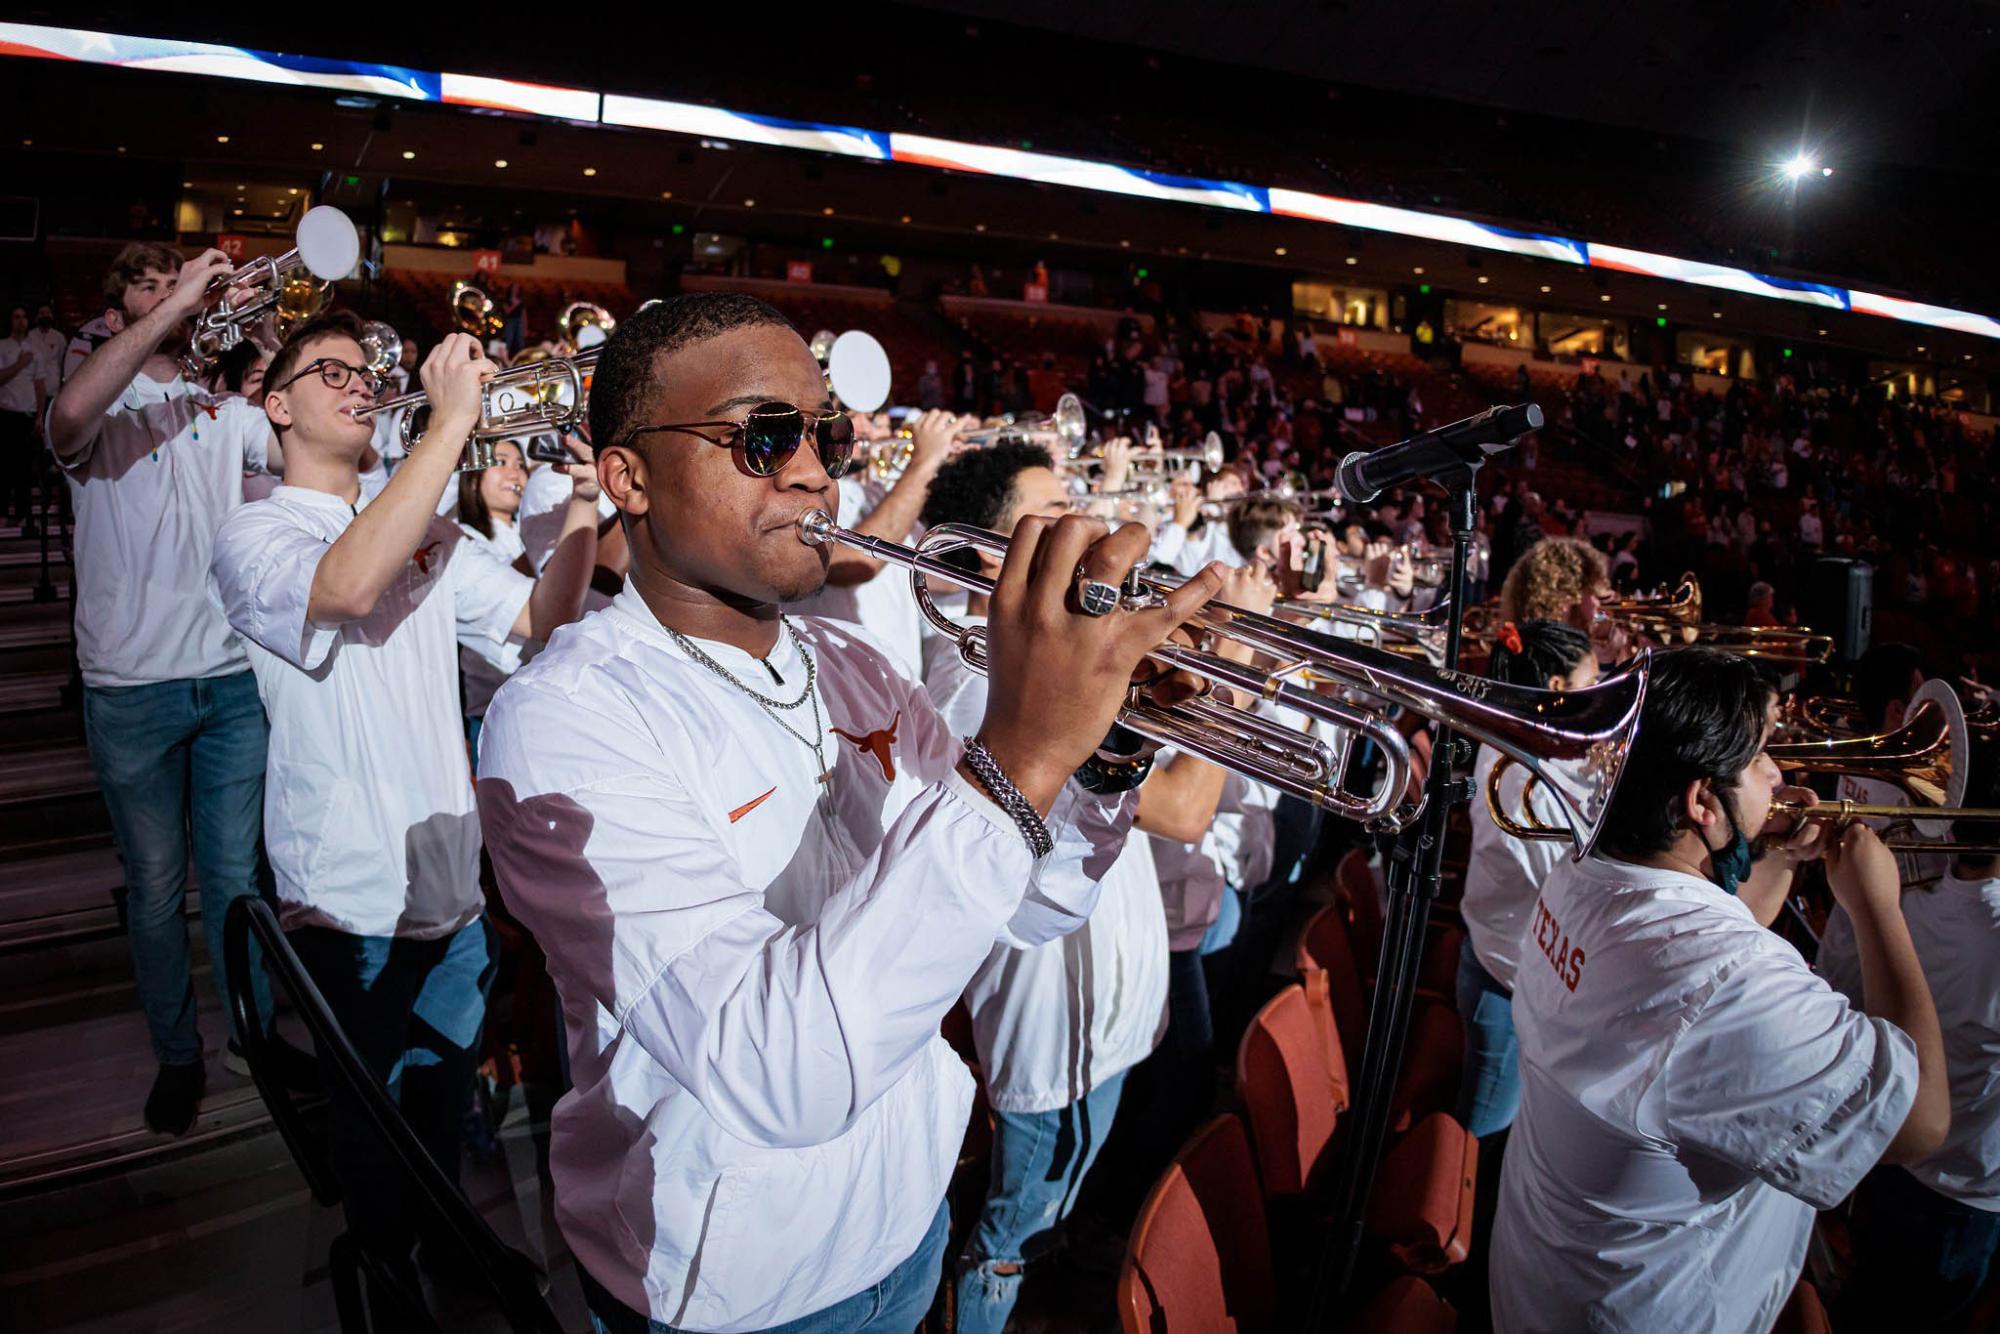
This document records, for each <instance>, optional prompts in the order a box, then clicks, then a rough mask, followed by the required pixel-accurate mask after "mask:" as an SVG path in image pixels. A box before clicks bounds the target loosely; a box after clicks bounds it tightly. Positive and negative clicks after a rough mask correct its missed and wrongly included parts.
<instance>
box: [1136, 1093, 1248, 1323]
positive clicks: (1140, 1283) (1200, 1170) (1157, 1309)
mask: <svg viewBox="0 0 2000 1334" xmlns="http://www.w3.org/2000/svg"><path fill="white" fill-rule="evenodd" d="M1254 1179H1255V1168H1254V1167H1253V1166H1252V1164H1251V1161H1250V1141H1249V1139H1248V1137H1247V1136H1246V1135H1245V1134H1244V1130H1243V1122H1241V1121H1240V1120H1238V1119H1237V1118H1236V1117H1234V1116H1219V1117H1217V1118H1216V1119H1215V1120H1213V1121H1211V1122H1209V1123H1208V1124H1207V1125H1206V1126H1203V1127H1202V1128H1201V1129H1200V1130H1198V1131H1196V1132H1195V1135H1194V1138H1192V1139H1190V1140H1189V1141H1188V1142H1187V1145H1186V1147H1184V1148H1183V1149H1182V1150H1181V1151H1180V1153H1179V1155H1178V1156H1176V1157H1175V1159H1174V1161H1173V1163H1172V1164H1171V1165H1169V1166H1168V1168H1167V1170H1166V1172H1165V1173H1164V1174H1163V1175H1162V1176H1161V1177H1160V1180H1159V1182H1158V1183H1157V1184H1156V1185H1154V1187H1153V1190H1152V1193H1151V1194H1150V1195H1148V1196H1147V1197H1146V1202H1145V1204H1144V1205H1142V1206H1141V1207H1140V1210H1139V1221H1138V1222H1137V1224H1136V1225H1134V1227H1133V1229H1132V1236H1131V1239H1130V1240H1129V1241H1128V1242H1127V1243H1126V1248H1125V1263H1124V1265H1123V1267H1122V1268H1121V1269H1120V1270H1119V1274H1118V1321H1119V1325H1120V1327H1121V1328H1122V1329H1123V1330H1124V1331H1125V1334H1155V1332H1156V1331H1160V1330H1169V1331H1179V1330H1190V1331H1203V1332H1204V1334H1206V1332H1208V1331H1215V1332H1216V1334H1224V1332H1226V1331H1243V1332H1244V1334H1250V1332H1251V1331H1256V1330H1264V1329H1270V1328H1272V1327H1273V1323H1274V1319H1275V1316H1276V1313H1277V1305H1278V1296H1277V1284H1276V1281H1275V1279H1274V1278H1273V1276H1272V1269H1271V1239H1270V1233H1269V1231H1268V1230H1267V1229H1266V1227H1265V1223H1264V1209H1263V1202H1262V1201H1261V1200H1259V1199H1258V1198H1257V1193H1256V1187H1255V1185H1254V1184H1253V1182H1254Z"/></svg>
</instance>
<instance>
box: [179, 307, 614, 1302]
mask: <svg viewBox="0 0 2000 1334" xmlns="http://www.w3.org/2000/svg"><path fill="white" fill-rule="evenodd" d="M360 333H361V324H360V321H359V320H358V319H357V318H356V317H355V316H354V315H353V314H352V313H351V312H347V311H335V312H333V313H331V314H327V315H322V316H319V317H317V318H315V319H313V320H311V321H309V322H307V323H306V324H305V325H303V326H302V327H300V328H299V330H298V331H297V332H295V333H294V334H293V335H292V337H291V339H290V340H289V341H288V342H287V343H286V344H285V347H284V348H283V350H281V351H280V352H279V353H278V355H277V357H276V358H275V359H274V360H273V361H272V362H271V366H270V369H269V371H268V372H267V374H266V376H265V381H264V383H265V391H264V392H265V397H264V404H265V407H266V410H267V411H268V412H269V414H270V418H271V421H272V423H273V424H274V425H275V426H276V428H277V430H278V434H279V437H280V438H281V439H282V440H283V441H284V444H285V459H286V469H285V485H284V486H281V487H279V488H278V489H277V490H276V491H275V492H273V493H272V494H271V496H270V498H269V499H266V500H261V501H258V502H256V503H255V504H251V505H245V506H243V507H242V508H240V509H238V510H237V511H236V512H235V513H234V514H232V515H231V516H230V518H229V520H228V522H226V523H224V525H223V527H222V531H221V532H220V533H219V534H217V536H216V541H215V561H214V579H215V586H216V590H217V593H218V595H219V599H220V601H221V604H222V607H223V609H224V612H225V614H226V615H227V616H228V618H229V623H230V624H231V625H233V626H235V627H236V629H237V630H238V632H239V633H241V634H242V636H243V637H244V639H245V640H247V641H248V642H249V645H250V648H249V655H250V665H251V667H252V669H253V670H254V671H255V673H256V677H257V687H258V690H259V692H260V693H261V694H262V696H263V699H264V705H265V708H266V709H267V710H268V712H269V714H270V718H271V745H270V772H269V781H268V783H267V785H266V787H267V791H268V794H269V801H268V802H267V803H266V808H265V820H264V832H265V843H266V846H267V848H268V850H269V853H270V860H271V870H272V873H273V875H274V877H275V879H276V881H277V889H278V900H279V907H280V919H281V921H282V922H283V923H284V925H285V928H286V930H287V932H288V933H289V938H290V940H291V943H292V945H293V948H295V949H296V950H297V951H298V954H299V957H300V958H301V959H302V960H303V961H304V962H305V965H306V967H307V968H308V969H309V970H310V971H311V973H312V975H313V980H314V982H315V983H316V984H317V986H318V987H319V989H320V991H321V993H322V994H323V995H325V997H326V999H327V1003H328V1004H329V1005H330V1006H331V1007H332V1009H333V1012H334V1015H335V1016H336V1017H337V1018H338V1019H339V1020H340V1022H341V1027H342V1028H343V1029H344V1030H345V1031H346V1033H347V1036H348V1037H349V1038H350V1039H352V1041H353V1043H354V1046H355V1049H356V1051H357V1052H359V1053H360V1055H361V1059H362V1061H363V1062H364V1063H365V1064H366V1065H367V1066H368V1067H369V1069H370V1070H371V1071H372V1072H373V1073H374V1074H375V1076H376V1077H378V1078H380V1079H381V1080H383V1081H384V1083H386V1084H389V1085H390V1087H391V1088H392V1089H393V1090H395V1092H396V1096H397V1098H398V1101H399V1103H400V1105H401V1107H402V1109H403V1114H404V1115H405V1116H406V1117H407V1118H408V1119H409V1122H410V1125H411V1127H412V1129H414V1130H415V1131H416V1132H417V1136H418V1138H419V1139H421V1140H422V1141H423V1143H424V1145H425V1147H426V1148H428V1149H429V1150H430V1152H431V1154H432V1156H433V1157H434V1158H436V1160H437V1162H438V1165H439V1166H440V1167H442V1168H443V1169H444V1171H445V1174H446V1175H447V1176H450V1177H453V1178H456V1176H457V1173H458V1156H459V1155H458V1148H459V1130H460V1126H461V1124H462V1120H463V1115H464V1111H465V1106H466V1099H467V1097H468V1095H469V1093H470V1090H471V1085H472V1072H473V1067H474V1064H475V1051H474V1038H475V1035H476V1034H477V1033H478V1030H479V1024H480V1020H481V1018H482V1017H483V1014H484V1010H485V1001H484V994H485V985H486V980H487V978H488V977H489V976H490V975H491V962H492V961H491V956H490V954H489V952H488V947H487V940H486V933H485V923H484V921H483V919H482V916H481V909H482V907H483V903H484V901H483V899H482V896H481V894H480V889H479V823H478V820H477V818H476V817H475V815H474V813H473V796H472V783H471V777H470V775H469V774H468V772H467V769H466V755H465V736H464V732H463V730H462V728H461V724H460V721H459V696H458V646H459V645H461V644H462V645H464V646H465V647H467V648H470V649H472V650H473V651H474V652H476V653H479V654H481V655H483V656H485V657H487V658H489V659H497V658H499V657H500V656H501V654H502V652H503V649H502V646H503V645H505V644H506V643H507V642H508V641H509V640H510V639H512V640H514V641H516V642H520V641H526V640H531V639H535V640H539V639H546V638H547V637H548V636H549V635H550V634H551V633H552V632H553V631H554V630H555V628H556V627H557V626H559V625H561V624H563V623H564V622H566V621H569V620H572V619H574V618H575V617H576V615H577V614H578V612H579V611H580V610H581V608H582V604H583V591H584V587H585V585H586V583H587V581H588V579H589V577H590V568H591V564H592V561H593V557H594V553H595V547H596V528H595V526H594V523H593V520H594V517H595V510H594V502H595V500H596V486H595V477H594V474H592V473H591V471H590V469H588V468H587V467H583V466H578V467H577V468H576V470H575V473H576V476H577V480H578V486H577V491H578V494H577V498H576V499H575V500H574V501H572V502H571V504H570V514H569V521H568V531H567V532H566V533H565V535H564V539H563V541H562V542H561V543H560V544H559V545H560V548H561V549H560V550H559V551H558V552H557V554H556V556H555V557H554V558H553V559H552V560H551V561H550V562H549V565H548V568H547V569H546V570H545V571H544V573H543V575H542V578H541V579H540V580H539V581H537V580H533V579H530V578H528V577H527V576H526V575H522V574H519V573H517V572H515V571H514V570H513V569H511V568H510V567H508V566H507V565H506V564H504V563H503V562H502V561H501V560H499V559H498V558H497V557H495V556H492V555H489V554H488V553H487V552H486V551H485V550H483V549H482V548H481V547H480V546H479V545H478V544H477V543H475V542H471V541H467V540H465V534H464V532H463V530H462V529H460V528H459V527H458V525H456V524H453V523H450V522H448V521H446V520H443V519H440V518H438V517H437V516H436V513H435V509H436V505H437V498H438V496H439V495H440V494H441V493H442V492H443V491H444V489H445V486H446V485H447V483H449V482H451V481H452V479H453V477H454V475H455V473H456V471H457V468H458V464H459V461H460V456H461V452H462V450H463V447H464V444H465V439H466V435H467V433H468V432H469V431H470V429H471V428H472V426H473V425H474V423H475V422H476V421H477V420H478V416H479V400H480V385H481V384H483V383H484V382H485V381H486V380H488V379H489V378H491V377H492V375H493V374H494V369H495V368H494V366H493V364H492V363H491V362H489V361H487V360H486V358H485V357H484V356H482V355H481V354H480V351H479V346H478V344H477V343H476V342H475V341H474V340H473V339H472V338H470V337H469V336H468V335H465V334H454V335H452V336H451V337H449V338H447V339H445V340H444V342H443V343H441V344H439V345H438V346H437V347H436V348H434V349H432V351H431V354H430V356H429V357H428V358H426V360H425V362H424V365H423V371H422V374H423V383H424V389H425V392H426V393H428V394H429V396H430V404H431V415H430V422H429V425H428V428H427V429H426V431H425V433H424V435H423V437H422V438H421V440H419V442H418V443H417V445H416V447H415V448H414V449H413V450H412V451H411V453H410V455H409V457H408V458H407V459H406V460H404V462H403V465H402V466H401V467H400V468H398V469H397V470H396V473H395V475H394V476H393V477H391V478H390V479H389V481H388V483H387V484H386V485H385V486H384V487H383V488H382V489H381V491H379V492H376V493H369V492H367V491H365V490H364V489H363V488H362V486H361V479H360V472H359V465H360V462H361V459H362V457H363V455H364V454H366V453H367V452H368V451H369V447H370V440H371V437H372V435H373V427H372V425H371V423H370V422H369V421H368V420H367V419H366V418H360V417H357V416H356V415H355V414H356V412H357V410H358V409H360V408H362V407H365V406H366V405H368V404H369V403H371V402H373V401H374V385H373V384H372V383H371V378H370V376H369V375H368V374H367V372H366V371H364V370H363V369H362V366H363V364H364V360H365V359H364V357H363V355H362V351H361V344H360ZM496 665H498V663H497V661H496ZM327 1084H328V1089H329V1093H330V1094H331V1095H332V1097H333V1101H334V1115H333V1117H332V1118H331V1121H330V1127H331V1131H330V1134H331V1140H330V1148H331V1151H332V1161H333V1167H334V1170H335V1172H336V1173H337V1174H338V1175H339V1177H340V1180H341V1184H342V1189H343V1194H344V1197H345V1204H346V1209H347V1215H348V1220H349V1225H350V1227H351V1229H352V1232H353V1235H354V1236H356V1237H358V1238H360V1239H361V1241H362V1244H363V1245H366V1246H369V1247H370V1248H371V1250H373V1251H374V1252H375V1254H376V1255H377V1256H378V1257H379V1258H380V1259H381V1260H382V1261H383V1262H384V1263H385V1264H387V1265H389V1266H391V1267H393V1268H397V1269H399V1270H402V1269H405V1267H407V1266H408V1265H409V1264H410V1262H411V1261H410V1250H411V1244H412V1241H413V1240H414V1238H413V1236H412V1232H411V1228H412V1222H413V1218H412V1209H411V1203H410V1201H408V1200H406V1199H405V1198H403V1195H402V1192H401V1190H400V1188H399V1183H400V1181H401V1180H402V1175H403V1174H402V1173H401V1172H400V1171H399V1170H398V1169H397V1168H396V1167H395V1166H394V1164H393V1163H392V1162H390V1161H388V1160H387V1159H386V1156H385V1155H384V1152H383V1148H382V1146H381V1145H380V1143H379V1142H378V1141H377V1140H376V1138H375V1137H374V1136H372V1135H370V1134H369V1133H368V1132H367V1131H366V1129H365V1128H364V1127H365V1119H364V1117H363V1114H362V1112H361V1110H360V1108H359V1107H357V1106H350V1105H346V1095H345V1086H344V1085H343V1084H342V1083H341V1082H340V1081H338V1080H328V1081H327ZM409 1277H411V1278H412V1279H413V1278H414V1275H409Z"/></svg>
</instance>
